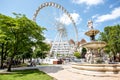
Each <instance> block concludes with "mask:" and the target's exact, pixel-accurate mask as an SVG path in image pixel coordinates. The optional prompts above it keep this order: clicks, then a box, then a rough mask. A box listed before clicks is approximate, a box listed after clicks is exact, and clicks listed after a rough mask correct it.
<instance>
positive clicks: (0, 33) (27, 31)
mask: <svg viewBox="0 0 120 80" xmlns="http://www.w3.org/2000/svg"><path fill="white" fill-rule="evenodd" d="M14 15H15V18H12V17H9V16H6V15H3V14H0V46H1V48H0V51H1V58H2V60H1V63H2V62H3V57H4V55H5V56H7V59H8V61H9V67H8V71H10V68H11V65H12V61H13V60H14V58H15V57H16V56H22V57H23V56H24V57H26V55H27V56H28V55H29V57H30V55H31V54H29V53H31V52H32V50H31V48H32V47H35V48H36V49H37V48H40V49H41V51H45V50H48V48H47V46H46V44H45V43H44V42H43V40H44V39H45V37H44V36H43V30H45V28H43V27H41V26H39V25H37V24H36V22H34V21H32V20H30V19H28V18H27V17H26V16H25V15H21V14H16V13H14ZM38 45H39V47H38ZM42 46H45V47H46V48H45V47H44V48H42ZM1 66H2V65H1Z"/></svg>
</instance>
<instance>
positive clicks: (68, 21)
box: [56, 13, 82, 25]
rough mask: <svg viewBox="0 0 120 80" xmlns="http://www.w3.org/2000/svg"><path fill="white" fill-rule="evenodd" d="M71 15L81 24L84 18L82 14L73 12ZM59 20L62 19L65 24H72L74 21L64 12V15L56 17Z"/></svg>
mask: <svg viewBox="0 0 120 80" xmlns="http://www.w3.org/2000/svg"><path fill="white" fill-rule="evenodd" d="M70 15H71V17H72V18H73V20H74V21H75V23H76V24H79V23H80V21H81V20H82V19H81V18H80V15H79V14H77V13H71V14H70ZM56 20H57V21H60V22H61V23H63V24H65V25H70V24H72V21H71V20H70V18H69V17H68V16H67V15H66V14H65V13H64V14H63V15H61V16H60V17H59V18H56Z"/></svg>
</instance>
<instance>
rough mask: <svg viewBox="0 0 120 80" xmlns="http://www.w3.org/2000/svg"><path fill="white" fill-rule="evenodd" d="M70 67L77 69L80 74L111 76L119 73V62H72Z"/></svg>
mask: <svg viewBox="0 0 120 80" xmlns="http://www.w3.org/2000/svg"><path fill="white" fill-rule="evenodd" d="M72 68H74V69H77V70H78V72H79V73H81V74H87V75H95V76H97V75H99V76H108V75H109V76H111V75H113V74H120V64H78V63H76V64H72Z"/></svg>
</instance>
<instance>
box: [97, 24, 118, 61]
mask: <svg viewBox="0 0 120 80" xmlns="http://www.w3.org/2000/svg"><path fill="white" fill-rule="evenodd" d="M99 39H100V40H103V41H105V42H106V43H107V46H106V47H105V50H106V52H107V53H110V52H112V53H113V55H114V60H115V56H116V54H117V53H119V52H120V25H115V26H107V27H105V28H104V32H101V33H100V37H99Z"/></svg>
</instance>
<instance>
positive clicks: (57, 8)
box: [33, 2, 78, 53]
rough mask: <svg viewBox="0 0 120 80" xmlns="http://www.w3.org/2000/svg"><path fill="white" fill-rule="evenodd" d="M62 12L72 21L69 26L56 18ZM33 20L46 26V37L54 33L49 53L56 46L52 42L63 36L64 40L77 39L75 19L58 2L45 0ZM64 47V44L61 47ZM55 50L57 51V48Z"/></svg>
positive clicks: (60, 40) (61, 38)
mask: <svg viewBox="0 0 120 80" xmlns="http://www.w3.org/2000/svg"><path fill="white" fill-rule="evenodd" d="M51 8H53V9H52V11H51V10H50V9H51ZM63 14H65V15H66V16H67V17H68V18H69V19H70V21H71V22H72V25H71V26H66V25H65V24H64V23H62V22H60V21H59V20H58V17H60V16H61V15H63ZM33 21H36V22H37V23H39V24H40V25H42V26H44V27H46V28H47V31H46V33H47V32H48V37H50V35H52V36H53V34H54V36H53V37H54V40H53V42H54V43H53V45H52V47H51V50H50V53H51V52H52V51H53V50H54V49H53V48H54V46H56V45H54V44H55V43H56V42H62V41H63V39H65V38H66V40H70V39H71V38H73V39H75V40H76V42H77V41H78V31H77V26H76V24H75V21H74V20H73V18H72V16H71V15H70V13H69V12H68V11H67V10H66V9H65V8H64V7H63V6H61V5H60V4H57V3H54V2H45V3H43V4H41V5H40V6H39V7H38V8H37V10H36V11H35V13H34V15H33ZM49 29H51V30H49ZM52 30H54V31H52ZM73 30H74V31H73ZM45 36H46V35H45ZM69 36H71V37H69ZM68 38H69V39H68ZM58 47H60V43H58ZM65 47H66V46H64V47H63V48H65ZM55 51H58V48H57V50H55Z"/></svg>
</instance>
